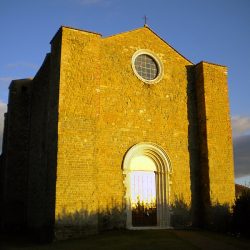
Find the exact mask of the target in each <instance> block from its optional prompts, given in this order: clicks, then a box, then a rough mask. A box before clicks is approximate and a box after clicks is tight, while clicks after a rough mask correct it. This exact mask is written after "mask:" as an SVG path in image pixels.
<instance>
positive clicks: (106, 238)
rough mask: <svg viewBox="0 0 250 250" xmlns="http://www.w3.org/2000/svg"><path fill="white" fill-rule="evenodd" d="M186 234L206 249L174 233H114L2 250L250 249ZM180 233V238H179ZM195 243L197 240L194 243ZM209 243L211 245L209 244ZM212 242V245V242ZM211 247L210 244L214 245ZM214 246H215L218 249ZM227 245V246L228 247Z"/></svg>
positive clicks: (6, 245) (11, 243)
mask: <svg viewBox="0 0 250 250" xmlns="http://www.w3.org/2000/svg"><path fill="white" fill-rule="evenodd" d="M179 232H183V233H184V234H186V235H187V233H188V235H190V236H191V234H192V236H193V237H194V238H193V239H197V238H200V239H203V240H204V236H205V238H206V240H205V241H204V242H205V243H204V245H203V243H202V247H201V248H198V247H196V246H195V245H194V244H195V242H192V240H190V237H189V236H188V237H186V239H185V238H180V233H178V231H174V230H143V231H127V230H124V231H110V232H104V233H101V234H98V235H92V236H87V237H85V238H82V239H74V240H65V241H57V242H54V243H51V244H45V245H38V244H32V243H27V242H25V241H24V240H20V239H19V240H9V239H6V238H5V239H4V238H2V241H3V242H2V245H1V247H0V248H1V250H26V249H27V250H66V249H67V250H68V249H69V250H80V249H81V250H87V249H95V250H98V249H108V250H113V249H118V250H125V249H126V250H133V249H135V250H155V249H156V250H162V249H165V250H167V249H171V250H175V249H180V250H185V249H211V248H209V247H208V248H207V246H208V245H209V244H208V243H211V244H212V245H213V244H214V245H216V243H217V242H218V243H220V245H221V244H223V249H227V246H228V244H229V245H230V246H233V247H235V249H250V241H248V240H240V239H235V238H232V237H228V236H225V235H221V234H215V233H209V232H202V231H189V232H187V233H185V231H179ZM177 234H178V235H179V236H177ZM194 241H195V240H194ZM208 241H209V242H208ZM210 241H211V242H210ZM211 244H210V245H211ZM214 245H213V246H214ZM224 246H225V247H224ZM220 249H222V248H220Z"/></svg>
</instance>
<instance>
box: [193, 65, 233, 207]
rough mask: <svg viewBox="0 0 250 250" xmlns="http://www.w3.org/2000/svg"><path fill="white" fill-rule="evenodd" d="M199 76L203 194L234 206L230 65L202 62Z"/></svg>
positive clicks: (212, 201)
mask: <svg viewBox="0 0 250 250" xmlns="http://www.w3.org/2000/svg"><path fill="white" fill-rule="evenodd" d="M196 78H197V82H196V84H197V85H196V86H197V91H198V92H197V93H198V95H199V96H200V97H198V99H199V101H198V103H197V105H198V107H200V108H198V109H199V113H200V115H199V118H200V119H199V122H200V140H201V167H202V168H203V169H202V171H201V172H202V175H203V176H202V180H203V183H202V185H203V195H204V196H205V197H207V198H205V199H206V202H209V203H210V204H211V205H216V204H217V203H218V204H229V205H232V204H233V202H234V198H235V191H234V171H233V149H232V130H231V122H230V112H229V100H228V86H227V68H226V67H223V66H220V65H214V64H210V63H206V62H201V63H200V64H198V66H197V67H196ZM201 89H202V91H201ZM206 157H207V159H206ZM206 168H207V169H206ZM205 190H206V191H205ZM205 192H206V193H205Z"/></svg>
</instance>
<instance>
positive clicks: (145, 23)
mask: <svg viewBox="0 0 250 250" xmlns="http://www.w3.org/2000/svg"><path fill="white" fill-rule="evenodd" d="M143 18H144V27H148V24H147V21H148V17H147V16H146V15H145V16H144V17H143Z"/></svg>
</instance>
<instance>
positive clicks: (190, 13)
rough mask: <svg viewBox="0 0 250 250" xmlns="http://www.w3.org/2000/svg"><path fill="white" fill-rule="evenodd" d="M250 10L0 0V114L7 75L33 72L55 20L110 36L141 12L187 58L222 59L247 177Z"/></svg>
mask: <svg viewBox="0 0 250 250" xmlns="http://www.w3.org/2000/svg"><path fill="white" fill-rule="evenodd" d="M249 13H250V1H249V0H209V1H207V0H154V1H152V0H151V1H149V0H1V1H0V27H1V39H0V45H1V46H0V120H1V121H2V120H3V112H4V111H5V110H6V103H7V96H8V85H9V83H10V81H11V79H18V78H26V77H33V76H34V75H35V73H36V72H37V70H38V68H39V66H40V65H41V63H42V61H43V59H44V57H45V54H46V53H47V52H49V50H50V44H49V42H50V40H51V38H52V37H53V35H54V34H55V32H56V31H57V30H58V28H59V27H60V26H61V25H66V26H73V27H75V28H79V29H86V30H91V31H96V32H98V33H101V34H102V35H103V36H108V35H111V34H115V33H120V32H123V31H127V30H131V29H134V28H138V27H141V26H143V22H144V21H143V16H144V15H147V16H148V25H149V26H150V27H151V28H152V29H153V30H154V31H155V32H156V33H157V34H158V35H160V36H161V37H162V38H163V39H164V40H166V41H167V42H168V43H169V44H171V45H172V46H173V47H174V48H175V49H176V50H178V51H179V52H180V53H181V54H183V55H184V56H185V57H187V58H188V59H190V60H191V61H192V62H194V63H198V62H200V61H201V60H204V61H209V62H214V63H218V64H223V65H226V66H228V84H229V95H230V107H231V115H232V121H233V130H234V146H235V147H237V148H236V149H235V152H236V153H237V154H236V155H235V161H236V164H235V165H236V176H237V177H242V178H241V179H239V178H238V179H237V180H238V182H241V183H245V182H247V183H250V108H249V107H250V98H249V93H250V28H249V24H250V14H249ZM1 129H2V123H0V140H1ZM243 145H244V146H243ZM242 147H243V148H242ZM241 169H244V171H243V170H242V171H241ZM246 176H248V177H246Z"/></svg>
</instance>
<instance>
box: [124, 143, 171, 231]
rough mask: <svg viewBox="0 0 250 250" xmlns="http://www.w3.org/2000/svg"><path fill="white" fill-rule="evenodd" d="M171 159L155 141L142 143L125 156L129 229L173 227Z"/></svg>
mask: <svg viewBox="0 0 250 250" xmlns="http://www.w3.org/2000/svg"><path fill="white" fill-rule="evenodd" d="M171 172H172V170H171V165H170V160H169V158H168V156H167V154H166V153H165V151H164V150H163V149H162V148H161V147H160V146H158V145H156V144H153V143H139V144H136V145H134V146H133V147H131V148H130V149H129V150H128V152H127V153H126V155H125V158H124V162H123V173H124V175H125V180H124V184H125V188H126V195H125V199H126V211H127V228H136V227H159V228H167V227H170V211H169V195H170V184H171V182H170V175H171Z"/></svg>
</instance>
